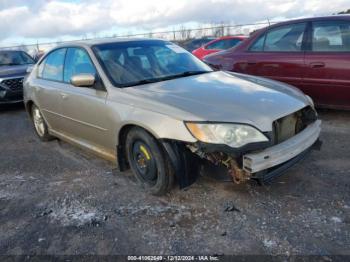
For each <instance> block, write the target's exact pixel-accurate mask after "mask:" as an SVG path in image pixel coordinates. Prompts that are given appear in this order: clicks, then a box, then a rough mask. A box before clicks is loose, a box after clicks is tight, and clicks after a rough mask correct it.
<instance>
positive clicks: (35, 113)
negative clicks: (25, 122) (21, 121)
mask: <svg viewBox="0 0 350 262" xmlns="http://www.w3.org/2000/svg"><path fill="white" fill-rule="evenodd" d="M31 116H32V121H33V125H34V130H35V133H36V134H37V136H38V137H39V138H40V140H41V141H45V142H46V141H50V140H52V139H53V137H52V136H51V135H50V134H49V129H48V127H47V124H46V122H45V119H44V118H43V115H42V114H41V111H40V109H39V108H38V107H37V106H36V105H32V107H31ZM37 117H40V118H41V120H40V121H42V122H41V123H40V124H42V130H39V129H38V126H37V124H36V121H39V120H38V119H37Z"/></svg>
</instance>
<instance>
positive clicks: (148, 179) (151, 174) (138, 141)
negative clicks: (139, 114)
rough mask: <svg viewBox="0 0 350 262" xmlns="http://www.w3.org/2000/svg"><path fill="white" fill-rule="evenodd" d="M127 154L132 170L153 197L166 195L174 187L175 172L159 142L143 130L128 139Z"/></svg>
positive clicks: (134, 131) (132, 133) (134, 132)
mask: <svg viewBox="0 0 350 262" xmlns="http://www.w3.org/2000/svg"><path fill="white" fill-rule="evenodd" d="M126 153H127V157H128V160H129V164H130V167H131V170H132V171H133V173H134V175H135V177H136V179H137V180H138V181H139V183H140V184H141V186H142V187H143V188H145V189H146V190H147V191H148V192H150V193H151V194H153V195H164V194H165V193H167V192H168V191H169V190H170V188H171V187H172V185H173V181H174V170H173V168H172V166H171V164H170V161H169V157H168V156H167V154H166V152H165V151H164V149H163V148H162V147H161V145H160V144H159V142H158V141H157V140H156V139H155V138H154V137H153V136H151V135H150V134H149V133H147V132H146V131H145V130H143V129H141V128H137V127H135V128H133V129H131V130H130V131H129V133H128V135H127V137H126Z"/></svg>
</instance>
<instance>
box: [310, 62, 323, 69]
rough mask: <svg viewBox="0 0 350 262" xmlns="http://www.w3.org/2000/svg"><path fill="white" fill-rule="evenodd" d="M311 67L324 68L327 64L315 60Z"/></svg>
mask: <svg viewBox="0 0 350 262" xmlns="http://www.w3.org/2000/svg"><path fill="white" fill-rule="evenodd" d="M310 67H311V68H322V67H325V64H324V63H323V62H313V63H310Z"/></svg>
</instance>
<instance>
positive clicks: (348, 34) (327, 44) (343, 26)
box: [312, 21, 350, 52]
mask: <svg viewBox="0 0 350 262" xmlns="http://www.w3.org/2000/svg"><path fill="white" fill-rule="evenodd" d="M312 25H313V26H312V51H315V52H350V22H347V21H322V22H313V23H312Z"/></svg>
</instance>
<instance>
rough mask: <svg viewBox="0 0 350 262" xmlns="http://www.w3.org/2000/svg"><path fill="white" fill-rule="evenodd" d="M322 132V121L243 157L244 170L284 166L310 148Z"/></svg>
mask: <svg viewBox="0 0 350 262" xmlns="http://www.w3.org/2000/svg"><path fill="white" fill-rule="evenodd" d="M320 132H321V120H317V121H315V122H314V123H313V124H311V125H309V126H308V127H307V128H305V130H303V131H302V132H300V133H299V134H297V135H296V136H294V137H292V138H290V139H288V140H286V141H284V142H283V143H280V144H278V145H275V146H273V147H270V148H267V149H265V150H263V151H260V152H257V153H250V154H246V155H244V156H243V169H244V170H245V171H247V172H249V173H257V172H259V171H262V170H267V169H269V168H272V167H275V166H278V165H280V164H283V163H285V162H287V161H289V160H291V159H293V158H295V157H297V156H298V155H299V154H301V153H302V152H304V151H305V150H307V149H308V148H310V147H311V146H312V145H313V144H314V143H315V142H316V141H317V140H318V137H319V135H320Z"/></svg>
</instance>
